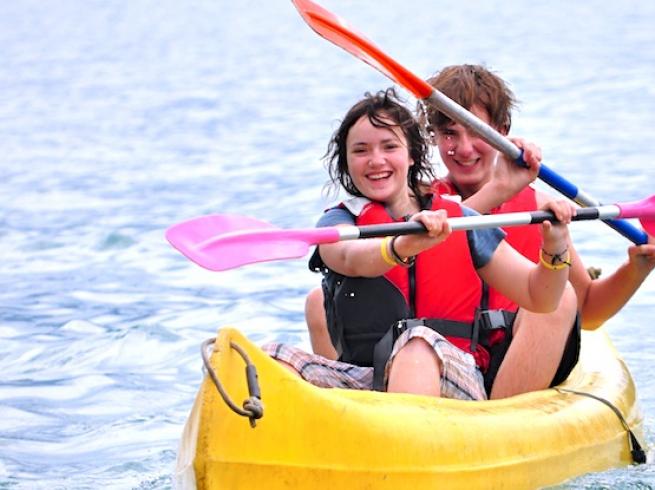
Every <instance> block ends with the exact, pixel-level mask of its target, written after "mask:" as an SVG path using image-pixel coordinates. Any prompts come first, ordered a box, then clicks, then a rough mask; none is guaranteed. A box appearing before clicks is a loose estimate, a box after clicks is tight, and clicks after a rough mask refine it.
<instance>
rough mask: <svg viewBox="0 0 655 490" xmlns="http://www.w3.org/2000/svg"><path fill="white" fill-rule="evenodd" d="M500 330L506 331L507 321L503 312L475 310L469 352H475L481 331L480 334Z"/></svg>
mask: <svg viewBox="0 0 655 490" xmlns="http://www.w3.org/2000/svg"><path fill="white" fill-rule="evenodd" d="M501 328H502V329H507V319H506V318H505V313H504V312H503V310H481V309H479V308H478V309H477V310H475V318H474V320H473V334H472V335H471V351H472V352H475V349H476V347H477V345H478V340H479V338H480V331H481V330H482V332H490V331H492V330H498V329H501ZM484 335H486V334H484Z"/></svg>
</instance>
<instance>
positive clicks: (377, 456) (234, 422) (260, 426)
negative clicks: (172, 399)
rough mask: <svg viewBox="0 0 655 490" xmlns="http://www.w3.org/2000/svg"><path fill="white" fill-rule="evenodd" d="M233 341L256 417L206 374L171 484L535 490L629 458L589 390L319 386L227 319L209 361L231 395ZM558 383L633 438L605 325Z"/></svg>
mask: <svg viewBox="0 0 655 490" xmlns="http://www.w3.org/2000/svg"><path fill="white" fill-rule="evenodd" d="M231 342H233V343H236V344H237V345H239V346H240V347H241V348H242V349H244V351H245V352H246V353H247V354H248V356H249V357H250V359H251V361H252V363H253V364H254V365H255V366H256V367H257V371H258V376H259V385H260V387H261V393H262V402H263V405H264V416H263V418H261V419H260V420H258V421H257V424H256V427H254V428H252V427H251V426H250V424H249V421H248V419H247V418H244V417H242V416H239V415H237V414H235V413H234V412H233V411H231V410H230V409H229V408H228V407H227V405H226V404H225V402H224V401H223V400H222V399H221V397H220V395H219V393H218V391H217V389H216V386H215V385H214V384H213V382H212V381H211V379H209V378H208V377H206V379H205V380H204V382H203V384H202V387H201V388H200V390H199V392H198V395H197V397H196V400H195V403H194V407H193V409H192V412H191V415H190V416H189V419H188V421H187V424H186V427H185V430H184V435H183V438H182V442H181V445H180V451H179V453H178V466H177V471H176V479H177V484H178V487H181V488H201V489H220V488H226V489H239V488H267V489H288V488H312V489H330V490H334V489H335V488H349V489H369V488H370V489H372V488H375V489H397V488H408V487H410V486H415V487H418V488H432V487H436V486H437V485H439V486H440V487H442V488H467V489H470V488H536V487H542V486H545V485H552V484H556V483H560V482H562V481H564V480H567V479H569V478H572V477H574V476H578V475H581V474H584V473H588V472H593V471H602V470H606V469H608V468H612V467H616V466H622V465H626V464H629V463H630V462H631V461H632V459H631V454H630V447H629V442H628V435H627V432H626V430H625V428H624V427H623V425H622V423H621V421H620V420H619V418H618V417H617V415H616V414H615V413H614V412H613V411H612V410H611V409H610V408H609V407H608V406H606V405H605V404H603V403H601V402H599V401H597V400H595V399H591V398H589V397H586V396H581V395H578V394H574V393H570V392H564V391H560V390H557V389H548V390H542V391H538V392H534V393H527V394H524V395H519V396H515V397H511V398H507V399H504V400H495V401H484V402H467V401H459V400H448V399H438V398H431V397H424V396H417V395H406V394H391V393H379V392H369V391H354V390H341V389H323V388H317V387H315V386H312V385H310V384H309V383H306V382H304V381H303V380H301V379H300V378H299V377H297V376H294V375H293V374H292V373H291V372H289V371H288V370H286V369H285V368H283V367H282V366H280V365H279V364H277V363H276V362H275V361H273V360H271V359H270V358H269V357H268V356H267V355H266V354H264V353H263V352H262V351H261V350H260V349H259V348H257V347H256V346H255V345H254V344H252V343H250V341H248V340H247V339H246V338H245V337H244V336H243V335H241V334H240V333H239V332H238V331H237V330H234V329H230V328H228V329H222V330H220V331H219V333H218V337H217V339H216V343H215V345H214V352H213V354H212V357H211V365H212V367H213V369H214V370H215V372H216V374H217V376H218V378H219V379H220V381H221V383H222V384H223V386H224V387H225V390H226V392H227V393H228V394H229V396H230V397H231V398H232V399H233V400H234V401H235V402H236V403H237V404H240V403H241V401H242V400H245V399H247V398H248V391H247V385H246V377H245V374H244V368H245V364H244V361H243V359H242V358H241V356H240V355H239V354H238V353H237V352H236V351H235V350H234V349H232V348H231V347H230V343H231ZM559 388H563V389H568V390H576V391H581V392H585V393H590V394H592V395H594V396H597V397H601V398H603V399H605V400H607V401H609V402H610V403H611V404H612V405H614V406H615V407H616V408H617V409H618V410H619V412H620V413H621V414H623V416H624V418H625V420H626V422H627V424H628V425H629V427H630V428H631V429H632V430H633V432H635V433H636V434H637V436H638V437H639V438H640V439H641V432H640V430H641V424H642V417H641V413H640V411H639V407H638V403H637V399H636V392H635V386H634V382H633V380H632V377H631V375H630V373H629V371H628V369H627V367H626V365H625V363H624V362H623V361H622V360H621V359H620V357H619V356H618V354H617V352H616V350H615V349H614V347H613V346H612V345H611V342H610V340H609V338H608V336H607V334H606V332H605V331H604V329H602V328H601V329H599V330H597V331H594V332H583V340H582V350H581V356H580V362H579V363H578V366H576V368H575V369H574V371H573V372H572V373H571V375H570V376H569V379H567V381H566V382H565V383H563V384H562V385H561V386H560V387H559Z"/></svg>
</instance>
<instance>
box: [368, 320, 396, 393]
mask: <svg viewBox="0 0 655 490" xmlns="http://www.w3.org/2000/svg"><path fill="white" fill-rule="evenodd" d="M395 328H396V327H395V326H393V327H391V328H390V329H389V330H387V333H385V334H384V336H383V337H382V338H381V339H380V340H379V341H378V342H377V343H376V344H375V347H374V348H373V389H374V390H375V391H386V386H384V370H385V368H386V366H387V360H388V359H389V358H390V357H391V350H392V349H393V343H394V342H395V341H396V336H395V335H394V330H395Z"/></svg>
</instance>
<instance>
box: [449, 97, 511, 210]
mask: <svg viewBox="0 0 655 490" xmlns="http://www.w3.org/2000/svg"><path fill="white" fill-rule="evenodd" d="M471 112H472V113H473V114H475V115H476V116H477V117H479V118H480V119H482V121H484V122H485V123H487V124H489V121H490V118H489V114H488V113H487V111H486V110H485V109H483V108H482V107H480V106H479V105H474V106H473V107H472V108H471ZM436 144H437V147H438V148H439V154H440V155H441V160H442V161H443V162H444V165H446V168H447V169H448V178H449V179H450V180H451V182H453V184H455V186H456V187H457V188H458V189H459V190H460V191H461V192H462V194H464V195H463V196H462V197H464V198H467V197H469V196H471V195H472V194H475V193H476V192H477V191H479V190H480V188H481V187H482V186H483V185H484V184H485V183H486V182H488V181H489V180H490V179H491V176H492V174H493V168H494V164H495V162H496V157H497V156H498V151H496V149H495V148H493V147H492V146H490V145H489V144H488V143H486V142H485V141H484V140H483V139H482V138H480V137H479V136H476V135H475V134H474V133H472V132H471V131H470V130H469V129H468V128H466V127H465V126H463V125H461V124H456V123H455V124H451V125H450V126H447V127H445V128H442V129H440V130H438V131H437V135H436Z"/></svg>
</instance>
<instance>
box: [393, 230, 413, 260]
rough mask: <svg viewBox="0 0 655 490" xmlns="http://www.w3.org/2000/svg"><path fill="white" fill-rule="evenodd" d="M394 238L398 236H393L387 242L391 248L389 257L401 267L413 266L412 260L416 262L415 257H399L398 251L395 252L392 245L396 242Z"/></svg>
mask: <svg viewBox="0 0 655 490" xmlns="http://www.w3.org/2000/svg"><path fill="white" fill-rule="evenodd" d="M396 238H398V236H395V237H393V238H392V239H391V242H390V243H389V249H390V250H391V257H392V258H393V260H394V262H395V263H396V264H398V265H399V266H401V267H411V266H413V265H414V262H416V257H414V256H412V257H407V258H405V259H403V258H401V257H400V255H398V252H396V247H394V244H395V243H396Z"/></svg>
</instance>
